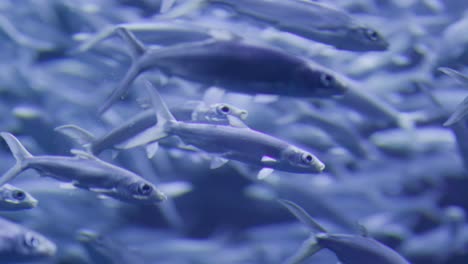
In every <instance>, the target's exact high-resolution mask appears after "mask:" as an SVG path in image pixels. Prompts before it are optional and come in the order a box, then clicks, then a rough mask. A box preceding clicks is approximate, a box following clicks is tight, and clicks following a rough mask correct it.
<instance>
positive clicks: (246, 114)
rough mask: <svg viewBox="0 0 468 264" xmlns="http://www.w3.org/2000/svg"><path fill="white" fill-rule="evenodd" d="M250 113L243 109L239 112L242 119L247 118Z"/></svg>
mask: <svg viewBox="0 0 468 264" xmlns="http://www.w3.org/2000/svg"><path fill="white" fill-rule="evenodd" d="M248 115H249V113H248V112H247V111H241V112H240V113H239V118H240V119H242V120H246V119H247V116H248Z"/></svg>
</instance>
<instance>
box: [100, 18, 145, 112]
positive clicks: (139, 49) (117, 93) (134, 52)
mask: <svg viewBox="0 0 468 264" xmlns="http://www.w3.org/2000/svg"><path fill="white" fill-rule="evenodd" d="M116 32H117V33H118V34H119V35H120V37H121V38H122V39H123V40H124V41H125V42H126V43H127V45H128V46H129V48H130V55H131V57H132V65H131V66H130V69H129V70H128V71H127V73H126V74H125V76H124V78H123V80H122V81H121V82H120V83H119V86H118V87H117V88H116V89H115V90H114V91H112V94H111V95H110V96H109V97H108V98H107V99H106V101H105V102H104V103H103V104H102V106H101V107H100V108H99V109H98V114H100V115H101V114H103V113H104V112H106V111H107V110H108V109H109V108H110V107H111V106H112V105H113V104H114V103H115V102H116V101H117V100H118V99H119V98H121V97H122V96H124V95H125V93H127V92H128V90H129V89H130V85H131V83H132V82H133V81H134V80H135V79H136V77H138V75H139V74H140V73H141V68H140V65H139V63H138V59H139V58H140V57H141V55H143V54H144V53H145V51H146V47H145V46H144V45H143V43H141V42H140V41H139V40H138V39H137V38H136V37H135V35H133V33H131V32H130V31H129V30H128V29H126V28H124V27H121V28H118V29H117V30H116Z"/></svg>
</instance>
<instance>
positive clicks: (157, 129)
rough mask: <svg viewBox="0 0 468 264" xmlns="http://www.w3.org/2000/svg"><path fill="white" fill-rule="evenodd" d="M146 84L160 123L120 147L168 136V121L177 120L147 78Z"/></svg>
mask: <svg viewBox="0 0 468 264" xmlns="http://www.w3.org/2000/svg"><path fill="white" fill-rule="evenodd" d="M145 86H146V90H147V92H148V95H149V97H150V100H151V105H152V106H153V109H154V111H155V114H156V118H157V120H158V123H157V124H156V125H155V126H152V127H150V128H148V129H146V130H145V131H143V132H142V133H140V134H138V135H137V136H135V137H133V138H131V139H129V140H127V141H125V142H124V143H122V144H119V145H118V146H117V147H118V148H122V149H129V148H134V147H137V146H142V145H146V144H148V143H151V142H155V141H158V140H160V139H162V138H165V137H168V136H169V135H168V134H167V131H166V124H167V123H168V122H177V120H176V119H175V117H174V116H173V115H172V113H171V112H170V111H169V108H168V107H167V105H166V103H165V102H164V100H163V99H162V98H161V95H160V94H159V92H158V91H157V90H156V88H155V87H154V86H153V85H152V84H151V83H150V82H149V81H148V80H145Z"/></svg>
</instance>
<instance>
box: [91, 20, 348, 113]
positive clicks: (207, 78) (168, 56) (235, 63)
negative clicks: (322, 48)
mask: <svg viewBox="0 0 468 264" xmlns="http://www.w3.org/2000/svg"><path fill="white" fill-rule="evenodd" d="M118 32H119V34H120V35H121V36H122V37H123V39H124V40H125V41H126V42H127V43H128V44H129V46H130V48H131V50H132V52H131V53H132V54H133V57H134V61H133V64H132V66H131V67H130V69H129V70H128V72H127V73H126V75H125V76H124V78H123V80H122V81H121V82H120V84H119V86H118V87H117V88H116V89H115V90H114V91H113V92H112V94H111V95H110V97H108V99H107V100H106V101H105V102H104V104H103V105H102V106H101V107H100V109H99V112H100V113H103V112H105V111H106V110H107V109H108V108H109V107H110V106H111V105H112V104H113V103H114V102H115V101H116V100H117V99H118V98H120V97H121V96H122V95H124V94H125V93H126V92H127V91H128V89H129V88H130V84H131V83H132V82H133V80H134V79H135V78H137V77H138V75H139V74H141V73H143V72H145V71H148V70H150V69H158V70H159V71H160V72H162V73H163V74H164V75H166V76H177V77H182V78H184V79H187V80H189V81H194V82H197V83H201V84H204V85H206V86H207V87H211V86H218V87H222V88H223V89H226V90H228V91H232V92H238V93H244V94H250V95H255V94H273V95H283V96H292V97H329V96H332V95H335V94H341V93H344V92H345V91H346V89H347V86H346V84H345V83H344V82H343V81H342V80H340V79H341V78H340V77H338V76H337V74H335V73H333V72H332V71H331V70H328V69H326V68H325V67H322V66H320V65H317V64H315V63H312V62H309V61H306V60H304V59H301V58H299V57H296V56H293V55H289V54H288V53H285V52H282V51H280V50H277V49H273V48H269V47H263V46H259V45H252V44H246V43H242V42H237V41H223V40H209V41H202V42H195V43H187V44H181V45H174V46H170V47H165V48H151V47H150V48H146V47H145V46H144V45H143V44H142V43H140V42H139V41H138V40H137V39H136V38H135V36H134V35H133V34H132V33H131V32H130V31H128V30H126V29H120V30H119V31H118Z"/></svg>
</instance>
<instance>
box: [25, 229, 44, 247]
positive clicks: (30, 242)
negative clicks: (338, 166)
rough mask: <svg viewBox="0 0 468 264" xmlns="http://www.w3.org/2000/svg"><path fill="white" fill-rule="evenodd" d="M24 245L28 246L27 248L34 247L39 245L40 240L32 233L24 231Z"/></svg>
mask: <svg viewBox="0 0 468 264" xmlns="http://www.w3.org/2000/svg"><path fill="white" fill-rule="evenodd" d="M23 242H24V245H25V246H27V247H29V248H36V247H38V246H39V244H40V241H39V239H37V238H36V237H35V236H34V234H31V233H26V234H25V235H24V240H23Z"/></svg>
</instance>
